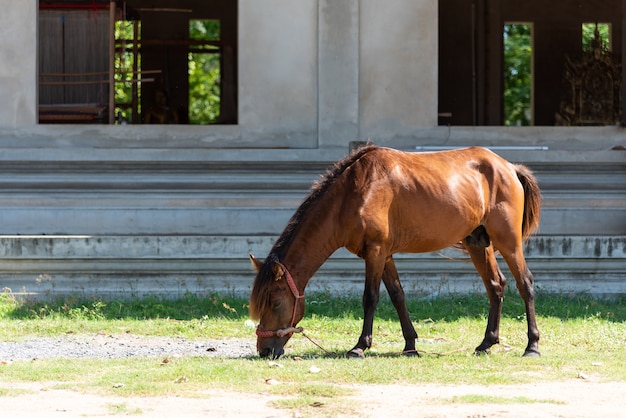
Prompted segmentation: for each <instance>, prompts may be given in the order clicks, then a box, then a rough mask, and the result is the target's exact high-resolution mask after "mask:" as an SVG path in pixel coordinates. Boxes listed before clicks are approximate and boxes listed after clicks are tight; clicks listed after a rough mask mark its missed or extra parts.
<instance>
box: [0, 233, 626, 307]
mask: <svg viewBox="0 0 626 418" xmlns="http://www.w3.org/2000/svg"><path fill="white" fill-rule="evenodd" d="M275 238H276V237H275V236H255V237H249V236H248V237H246V236H0V260H1V261H0V287H1V288H9V289H11V291H12V292H13V293H15V294H21V295H26V296H29V297H35V298H45V297H50V296H59V295H67V294H81V295H87V296H91V295H97V296H99V297H104V298H112V297H130V296H142V295H150V294H159V295H166V296H171V297H176V296H181V295H182V294H184V293H186V292H192V293H198V294H210V293H215V292H218V293H228V294H231V293H232V294H238V295H247V294H248V293H249V291H250V288H251V285H252V281H253V279H254V273H253V272H252V269H251V266H250V263H249V260H248V253H253V254H255V255H256V256H257V257H260V258H264V257H265V256H266V255H267V253H268V252H269V250H270V249H271V246H272V244H273V242H274V240H275ZM526 255H527V261H528V264H529V266H530V268H531V270H532V271H533V273H534V275H535V279H536V284H537V288H538V289H539V290H540V291H544V292H550V293H589V294H592V295H594V296H623V295H626V281H624V280H623V278H624V277H625V276H626V237H624V236H536V237H533V238H532V239H531V240H530V242H529V244H528V246H527V249H526ZM394 258H395V259H396V264H397V266H398V270H399V272H400V275H401V278H402V282H403V286H404V288H405V290H406V292H407V293H408V294H409V295H413V296H416V295H417V296H420V297H424V296H432V295H437V294H445V293H467V292H483V291H484V290H483V287H482V282H481V280H480V278H479V277H478V274H477V273H476V271H475V270H474V268H473V266H472V264H471V263H470V262H469V260H468V259H467V257H466V256H465V255H464V254H462V253H460V252H458V251H455V250H451V249H446V250H443V251H441V252H439V253H426V254H397V255H396V256H394ZM501 269H502V271H503V272H504V274H505V276H506V277H507V278H508V280H509V284H510V286H511V287H514V284H513V279H512V277H511V274H510V273H509V272H508V269H507V268H506V266H505V265H504V263H503V262H501ZM363 275H364V265H363V262H362V260H360V259H358V258H357V257H355V256H354V255H352V254H350V253H348V252H347V251H346V250H344V249H340V250H339V251H337V252H336V253H335V254H334V255H333V256H332V257H331V258H330V259H329V260H328V261H327V262H326V263H325V264H324V265H323V266H322V268H321V269H320V270H319V271H318V272H317V274H316V275H315V277H314V278H313V279H312V280H311V282H310V284H309V286H308V288H307V291H332V292H343V293H351V294H354V293H360V292H362V289H363Z"/></svg>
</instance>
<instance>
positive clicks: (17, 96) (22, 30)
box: [0, 0, 38, 128]
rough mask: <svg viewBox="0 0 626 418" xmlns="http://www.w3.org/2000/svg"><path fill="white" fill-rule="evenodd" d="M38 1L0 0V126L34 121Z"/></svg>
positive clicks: (13, 125) (32, 122)
mask: <svg viewBox="0 0 626 418" xmlns="http://www.w3.org/2000/svg"><path fill="white" fill-rule="evenodd" d="M37 4H38V2H37V0H21V1H19V2H15V1H12V0H0V10H2V13H0V39H2V48H0V96H1V97H2V100H0V126H3V127H12V128H14V127H19V126H30V125H35V124H36V123H37Z"/></svg>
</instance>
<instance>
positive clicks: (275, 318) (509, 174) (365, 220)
mask: <svg viewBox="0 0 626 418" xmlns="http://www.w3.org/2000/svg"><path fill="white" fill-rule="evenodd" d="M540 204H541V195H540V191H539V187H538V185H537V181H536V179H535V177H534V176H533V175H532V173H531V172H530V170H528V169H527V168H526V167H524V166H521V165H514V164H512V163H510V162H508V161H506V160H504V159H503V158H501V157H499V156H498V155H496V154H494V153H493V152H491V151H489V150H487V149H485V148H478V147H473V148H466V149H459V150H450V151H442V152H432V153H428V152H426V153H417V152H402V151H397V150H393V149H389V148H379V147H376V146H371V145H370V146H367V147H364V148H361V149H359V150H357V151H355V152H354V153H352V154H351V155H349V156H348V157H346V158H345V159H343V160H342V161H340V162H338V163H337V164H336V165H335V166H334V168H333V169H332V170H331V171H329V172H328V173H327V174H326V176H325V177H323V178H322V179H321V180H320V181H319V182H317V183H315V184H314V185H313V187H312V189H311V192H310V194H309V196H308V197H307V198H306V199H305V200H304V202H303V203H302V204H301V205H300V207H299V208H298V209H297V211H296V212H295V214H294V215H293V216H292V218H291V220H290V221H289V224H288V225H287V227H286V228H285V230H284V231H283V233H282V234H281V236H280V237H279V238H278V240H277V241H276V243H275V245H274V247H273V248H272V250H271V251H270V254H269V255H268V256H267V258H266V259H265V261H264V262H261V261H259V260H257V259H256V258H254V256H252V255H250V258H251V260H252V263H253V265H254V267H255V268H256V270H257V276H256V279H255V281H254V285H253V288H252V294H251V296H250V315H251V317H252V318H254V319H258V320H259V325H258V327H257V336H258V339H257V350H258V351H259V354H260V355H261V357H267V356H273V357H274V358H277V357H279V356H280V355H281V354H282V353H283V352H284V345H285V343H286V342H287V341H288V340H289V338H290V337H291V335H292V333H293V332H297V330H298V329H297V328H294V327H295V325H296V324H297V323H298V322H299V321H300V320H301V319H302V317H303V316H304V289H305V287H306V285H307V283H308V281H309V279H310V278H311V277H312V276H313V274H314V273H315V272H316V271H317V270H318V269H319V267H320V266H321V265H322V264H323V263H324V262H325V261H326V260H327V259H328V257H330V255H331V254H332V253H333V252H335V250H337V249H338V248H341V247H346V248H347V249H348V250H349V251H350V252H352V253H354V254H356V255H357V256H359V257H361V258H363V259H364V260H365V291H364V293H363V309H364V320H363V331H362V333H361V336H360V337H359V340H358V342H357V344H356V346H355V347H354V348H353V349H352V350H350V351H349V352H348V356H349V357H363V355H364V351H365V350H366V349H367V348H369V347H370V346H371V344H372V325H373V321H374V312H375V310H376V305H377V303H378V299H379V290H380V282H381V280H382V281H383V283H384V284H385V286H386V288H387V290H388V293H389V296H390V298H391V301H392V303H393V305H394V307H395V308H396V310H397V312H398V317H399V319H400V324H401V327H402V334H403V336H404V340H405V348H404V352H405V353H416V351H415V339H416V338H417V333H416V332H415V329H414V327H413V324H412V323H411V320H410V318H409V313H408V311H407V308H406V303H405V296H404V291H403V289H402V286H401V285H400V281H399V278H398V272H397V270H396V267H395V264H394V261H393V257H392V255H393V254H395V253H398V252H409V253H422V252H430V251H436V250H440V249H442V248H446V247H449V246H453V245H456V246H460V247H463V248H464V250H465V251H467V252H468V253H469V255H470V257H471V259H472V262H473V263H474V266H475V267H476V270H477V271H478V273H479V274H480V276H481V277H482V279H483V283H484V284H485V288H486V289H487V295H488V296H489V303H490V307H489V319H488V321H487V329H486V331H485V337H484V339H483V341H482V343H481V344H480V345H479V346H478V347H477V348H476V353H484V352H487V351H488V350H489V348H490V347H491V346H492V345H493V344H496V343H498V342H499V328H500V313H501V308H502V297H503V294H504V287H505V284H506V279H505V278H504V276H503V274H502V272H501V271H500V269H499V268H498V264H497V262H496V257H495V253H496V251H499V252H500V254H501V255H502V257H504V260H505V261H506V263H507V265H508V267H509V269H510V270H511V273H512V274H513V277H515V282H516V283H517V288H518V290H519V292H520V294H521V296H522V298H523V299H524V303H525V304H526V318H527V321H528V345H527V347H526V350H525V352H524V355H525V356H538V355H539V348H538V342H539V330H538V329H537V323H536V320H535V305H534V292H533V276H532V274H531V272H530V270H529V269H528V267H527V266H526V261H525V259H524V254H523V242H524V241H525V240H526V239H527V238H528V237H529V236H530V235H531V234H533V233H534V232H535V231H536V230H537V229H538V226H539V213H540Z"/></svg>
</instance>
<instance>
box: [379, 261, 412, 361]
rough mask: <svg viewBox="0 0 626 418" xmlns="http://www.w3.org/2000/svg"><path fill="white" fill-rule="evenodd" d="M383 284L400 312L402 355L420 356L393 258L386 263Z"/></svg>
mask: <svg viewBox="0 0 626 418" xmlns="http://www.w3.org/2000/svg"><path fill="white" fill-rule="evenodd" d="M383 283H385V287H386V288H387V293H389V298H390V299H391V303H393V306H394V307H395V308H396V312H398V319H399V320H400V326H401V327H402V336H403V337H404V350H403V351H402V354H404V355H407V356H415V355H417V356H419V353H418V352H417V350H415V340H416V339H417V332H416V331H415V328H414V327H413V323H412V322H411V318H410V317H409V311H408V309H407V308H406V299H405V296H404V289H402V284H401V283H400V277H399V276H398V270H397V269H396V264H395V263H394V261H393V258H392V257H389V258H388V259H387V262H386V263H385V270H384V271H383Z"/></svg>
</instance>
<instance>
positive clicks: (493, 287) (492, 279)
mask: <svg viewBox="0 0 626 418" xmlns="http://www.w3.org/2000/svg"><path fill="white" fill-rule="evenodd" d="M468 241H469V242H468ZM472 244H474V245H472ZM465 248H466V249H467V252H468V253H469V255H470V257H472V262H473V263H474V267H476V270H477V271H478V273H479V274H480V277H481V278H482V279H483V283H484V285H485V289H486V290H487V296H488V297H489V317H488V319H487V328H486V329H485V338H484V339H483V341H482V343H480V345H479V346H478V347H476V349H475V350H474V352H475V353H476V354H482V353H487V352H488V351H489V348H490V347H491V346H492V345H494V344H498V343H499V342H500V314H501V312H502V298H503V296H504V287H505V286H506V278H505V277H504V275H503V274H502V272H501V271H500V267H498V263H497V261H496V257H495V253H494V249H493V246H491V245H490V246H488V247H483V246H482V245H476V244H475V243H474V242H472V241H471V240H469V239H466V240H465Z"/></svg>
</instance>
